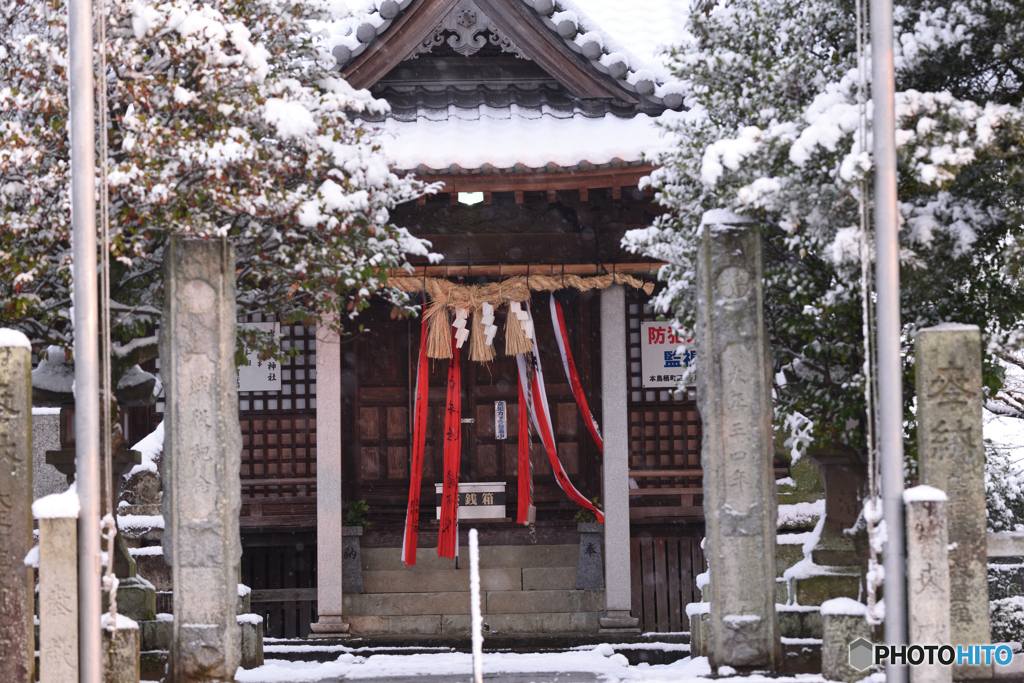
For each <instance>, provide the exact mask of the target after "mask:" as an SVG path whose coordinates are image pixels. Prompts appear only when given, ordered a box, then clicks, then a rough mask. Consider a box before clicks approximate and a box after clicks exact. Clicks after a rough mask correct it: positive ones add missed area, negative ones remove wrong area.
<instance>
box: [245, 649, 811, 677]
mask: <svg viewBox="0 0 1024 683" xmlns="http://www.w3.org/2000/svg"><path fill="white" fill-rule="evenodd" d="M615 647H620V646H617V645H616V646H606V645H598V646H596V647H590V648H589V649H588V650H585V651H579V650H576V651H572V652H559V653H530V654H517V653H511V652H495V653H486V654H484V659H483V670H484V675H485V676H487V675H489V674H498V673H504V674H524V673H525V674H531V673H533V674H543V673H549V674H550V673H583V674H592V675H594V677H595V679H597V680H601V681H605V682H607V683H617V682H618V681H642V682H648V683H662V682H664V683H668V682H669V681H672V682H673V683H676V682H680V681H704V680H709V679H710V675H711V668H710V667H709V666H708V660H707V658H706V657H698V658H697V659H690V658H689V657H687V658H685V659H682V660H679V661H677V662H674V663H672V664H658V665H648V664H641V665H640V666H629V664H628V662H627V661H626V658H625V657H624V656H623V655H621V654H611V655H610V656H606V653H607V652H610V651H614V648H615ZM471 672H472V657H471V655H469V654H468V653H462V652H446V653H439V654H415V655H373V656H370V657H365V658H364V657H357V656H355V655H353V654H351V653H346V654H343V655H341V656H340V657H339V658H338V659H336V660H335V661H333V662H323V663H320V662H289V661H284V660H275V659H268V660H266V663H265V664H264V665H263V666H261V667H259V668H257V669H250V670H243V669H239V670H238V673H237V674H236V678H237V680H238V682H239V683H283V682H284V681H289V682H293V683H316V682H317V681H324V680H325V679H332V678H342V679H344V680H346V681H350V680H372V679H375V678H390V677H412V676H458V675H463V674H464V675H465V676H466V677H467V680H468V679H469V676H470V674H471ZM719 680H720V679H719ZM769 680H770V681H772V683H785V682H787V681H794V682H796V681H798V682H799V683H823V681H824V679H823V678H822V677H821V676H818V675H811V674H803V675H797V676H790V677H778V678H776V677H772V678H770V679H769V678H768V677H766V676H759V675H756V674H755V675H751V676H745V677H744V678H743V682H744V683H767V682H768V681H769Z"/></svg>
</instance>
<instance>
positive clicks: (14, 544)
mask: <svg viewBox="0 0 1024 683" xmlns="http://www.w3.org/2000/svg"><path fill="white" fill-rule="evenodd" d="M31 373H32V348H31V347H30V346H29V342H28V339H27V338H26V337H25V335H23V334H21V333H20V332H15V331H14V330H7V329H0V680H2V681H4V682H5V683H6V682H7V681H10V682H11V683H27V682H28V681H32V680H34V679H35V637H34V635H33V628H32V613H33V609H32V606H33V598H34V597H35V596H34V595H33V591H34V588H35V586H34V583H35V581H34V579H33V576H32V569H31V568H29V567H26V566H25V555H26V554H27V553H28V551H29V550H31V549H32V545H33V543H32V510H31V505H32V379H31V377H32V375H31ZM75 656H77V652H76V655H75Z"/></svg>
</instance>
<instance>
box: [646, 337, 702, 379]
mask: <svg viewBox="0 0 1024 683" xmlns="http://www.w3.org/2000/svg"><path fill="white" fill-rule="evenodd" d="M696 357H697V352H696V351H695V350H694V338H693V335H692V334H691V335H689V336H686V335H682V334H678V333H677V332H676V331H675V330H673V329H672V325H670V324H669V323H667V322H646V321H645V322H641V323H640V368H641V371H642V372H643V386H644V388H645V389H659V388H666V389H675V388H676V387H678V386H679V382H680V381H682V378H683V373H684V372H686V369H687V368H688V367H690V366H692V365H693V363H694V361H695V360H696Z"/></svg>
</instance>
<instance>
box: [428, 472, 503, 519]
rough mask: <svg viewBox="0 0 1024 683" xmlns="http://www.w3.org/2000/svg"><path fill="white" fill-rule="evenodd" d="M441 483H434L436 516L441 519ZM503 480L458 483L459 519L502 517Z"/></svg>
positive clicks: (442, 486)
mask: <svg viewBox="0 0 1024 683" xmlns="http://www.w3.org/2000/svg"><path fill="white" fill-rule="evenodd" d="M443 490H444V485H443V484H434V491H435V492H436V493H437V518H438V519H441V495H442V492H443ZM504 518H505V482H503V481H487V482H479V483H472V484H469V483H460V484H459V519H504Z"/></svg>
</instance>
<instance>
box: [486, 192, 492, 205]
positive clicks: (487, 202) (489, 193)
mask: <svg viewBox="0 0 1024 683" xmlns="http://www.w3.org/2000/svg"><path fill="white" fill-rule="evenodd" d="M493 195H494V193H493V192H484V204H490V203H491V198H492V197H493Z"/></svg>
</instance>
